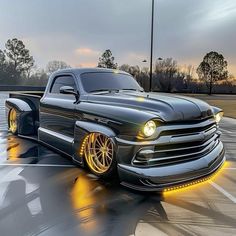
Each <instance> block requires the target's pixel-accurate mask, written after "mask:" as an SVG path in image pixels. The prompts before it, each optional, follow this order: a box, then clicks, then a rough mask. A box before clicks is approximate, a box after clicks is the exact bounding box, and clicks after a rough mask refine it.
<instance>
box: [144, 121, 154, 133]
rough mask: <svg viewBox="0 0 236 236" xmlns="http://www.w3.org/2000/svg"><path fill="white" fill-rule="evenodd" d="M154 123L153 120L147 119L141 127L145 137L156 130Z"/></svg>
mask: <svg viewBox="0 0 236 236" xmlns="http://www.w3.org/2000/svg"><path fill="white" fill-rule="evenodd" d="M156 127H157V126H156V123H155V122H154V121H153V120H149V121H148V122H147V123H146V124H145V125H144V127H143V134H144V135H145V136H146V137H150V136H152V135H153V134H154V133H155V131H156Z"/></svg>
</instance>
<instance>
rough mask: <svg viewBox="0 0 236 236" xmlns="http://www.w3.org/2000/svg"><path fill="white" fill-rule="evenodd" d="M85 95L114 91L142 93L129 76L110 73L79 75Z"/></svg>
mask: <svg viewBox="0 0 236 236" xmlns="http://www.w3.org/2000/svg"><path fill="white" fill-rule="evenodd" d="M80 78H81V82H82V85H83V88H84V90H85V91H86V92H87V93H92V92H99V91H106V90H107V91H114V90H137V91H143V89H142V88H141V87H140V86H139V84H138V83H137V81H136V80H135V79H134V78H133V77H132V76H130V75H126V74H119V73H110V72H90V73H83V74H81V75H80Z"/></svg>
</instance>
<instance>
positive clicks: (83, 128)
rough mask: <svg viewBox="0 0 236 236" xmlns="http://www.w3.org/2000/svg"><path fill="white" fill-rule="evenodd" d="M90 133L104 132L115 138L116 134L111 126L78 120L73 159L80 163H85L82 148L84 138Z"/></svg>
mask: <svg viewBox="0 0 236 236" xmlns="http://www.w3.org/2000/svg"><path fill="white" fill-rule="evenodd" d="M89 133H102V134H104V135H106V136H108V137H109V138H112V139H114V137H115V136H116V134H115V132H114V131H113V130H112V129H111V128H109V127H107V126H104V125H102V124H97V123H93V122H91V121H76V123H75V133H74V145H73V148H74V150H73V151H74V156H73V160H74V161H75V162H77V163H79V164H80V165H84V159H83V158H82V157H81V155H80V149H81V146H82V143H83V140H84V138H85V137H86V136H87V135H88V134H89Z"/></svg>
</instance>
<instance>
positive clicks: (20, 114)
mask: <svg viewBox="0 0 236 236" xmlns="http://www.w3.org/2000/svg"><path fill="white" fill-rule="evenodd" d="M5 105H6V118H7V121H8V115H9V111H10V110H11V109H12V108H14V109H15V110H16V112H17V119H18V133H19V134H22V135H30V134H32V133H34V119H33V109H32V108H31V107H30V105H29V104H28V103H27V102H25V101H23V100H21V99H18V98H8V99H7V100H6V102H5Z"/></svg>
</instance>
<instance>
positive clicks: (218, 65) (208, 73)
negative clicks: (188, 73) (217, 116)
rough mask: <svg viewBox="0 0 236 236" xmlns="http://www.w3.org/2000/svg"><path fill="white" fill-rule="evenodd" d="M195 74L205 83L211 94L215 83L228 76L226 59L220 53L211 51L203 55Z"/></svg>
mask: <svg viewBox="0 0 236 236" xmlns="http://www.w3.org/2000/svg"><path fill="white" fill-rule="evenodd" d="M197 74H198V77H199V79H200V80H203V81H204V82H205V83H206V86H207V87H208V89H209V94H212V89H213V86H214V85H215V83H216V82H217V81H219V80H225V79H227V77H228V71H227V61H226V60H225V58H224V56H223V55H222V54H219V53H218V52H213V51H211V52H209V53H207V54H206V55H205V56H204V58H203V61H202V62H201V63H200V65H199V66H198V68H197Z"/></svg>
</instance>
